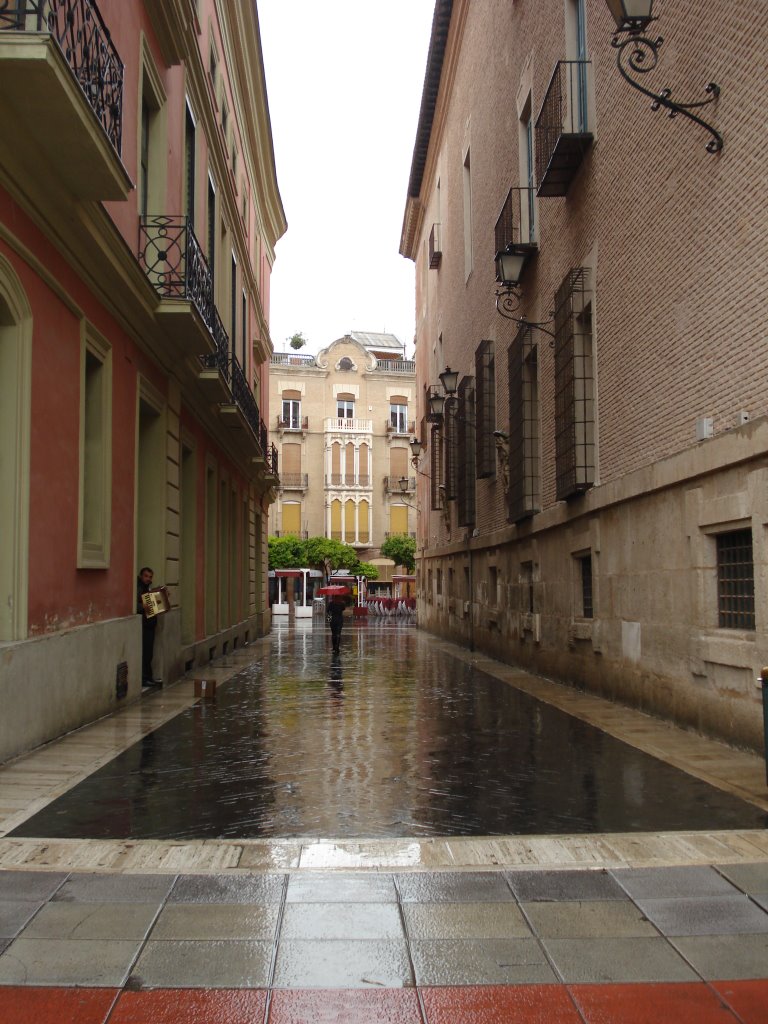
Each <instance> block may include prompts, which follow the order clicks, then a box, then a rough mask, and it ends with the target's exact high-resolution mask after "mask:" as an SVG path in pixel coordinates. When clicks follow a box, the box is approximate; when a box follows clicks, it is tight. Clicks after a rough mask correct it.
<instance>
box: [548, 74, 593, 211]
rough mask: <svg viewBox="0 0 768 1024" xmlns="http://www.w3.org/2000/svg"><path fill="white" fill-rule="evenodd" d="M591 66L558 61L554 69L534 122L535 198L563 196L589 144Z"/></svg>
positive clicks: (590, 137) (590, 138) (590, 136)
mask: <svg viewBox="0 0 768 1024" xmlns="http://www.w3.org/2000/svg"><path fill="white" fill-rule="evenodd" d="M590 70H591V63H590V61H587V60H561V61H558V62H557V64H556V65H555V70H554V72H553V73H552V78H551V80H550V83H549V88H548V89H547V92H546V95H545V97H544V102H543V103H542V105H541V111H540V112H539V116H538V118H537V120H536V174H537V177H538V189H537V191H536V194H537V195H539V196H564V195H566V193H567V191H568V186H569V185H570V183H571V181H572V180H573V177H574V175H575V174H576V171H577V170H578V168H579V165H580V164H581V161H582V159H583V157H584V153H585V152H586V150H587V149H588V147H589V145H590V144H591V142H592V134H591V131H590V126H589V102H588V96H589V92H588V88H587V86H588V81H589V74H590Z"/></svg>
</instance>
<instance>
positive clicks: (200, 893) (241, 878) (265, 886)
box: [168, 875, 286, 903]
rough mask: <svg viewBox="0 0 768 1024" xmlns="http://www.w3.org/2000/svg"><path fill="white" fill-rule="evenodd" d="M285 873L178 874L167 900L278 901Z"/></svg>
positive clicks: (194, 901) (199, 901) (184, 901)
mask: <svg viewBox="0 0 768 1024" xmlns="http://www.w3.org/2000/svg"><path fill="white" fill-rule="evenodd" d="M285 878H286V876H285V875H179V877H178V878H177V880H176V883H175V885H174V886H173V888H172V889H171V892H170V895H169V897H168V902H169V903H280V902H281V900H282V898H283V890H284V888H285Z"/></svg>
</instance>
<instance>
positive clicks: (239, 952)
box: [0, 940, 274, 988]
mask: <svg viewBox="0 0 768 1024" xmlns="http://www.w3.org/2000/svg"><path fill="white" fill-rule="evenodd" d="M273 948H274V944H273V943H271V942H236V941H228V940H227V941H224V940H210V941H171V940H164V941H159V942H155V941H153V940H150V941H149V942H147V944H146V945H145V946H144V949H143V950H142V953H141V956H140V957H139V959H138V962H137V963H136V966H135V967H134V969H133V971H132V973H131V977H130V981H129V985H130V986H131V987H134V988H264V987H265V986H266V985H267V984H268V982H269V971H270V965H271V963H272V951H273ZM0 963H2V960H0Z"/></svg>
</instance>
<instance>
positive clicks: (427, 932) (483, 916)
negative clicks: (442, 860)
mask: <svg viewBox="0 0 768 1024" xmlns="http://www.w3.org/2000/svg"><path fill="white" fill-rule="evenodd" d="M403 915H404V917H405V922H406V927H407V929H408V936H409V938H410V939H526V938H530V937H531V929H530V928H529V927H528V924H527V922H526V920H525V918H524V917H523V914H522V912H521V910H520V908H519V907H518V906H517V904H516V903H404V904H403Z"/></svg>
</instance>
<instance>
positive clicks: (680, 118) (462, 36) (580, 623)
mask: <svg viewBox="0 0 768 1024" xmlns="http://www.w3.org/2000/svg"><path fill="white" fill-rule="evenodd" d="M654 14H655V15H657V18H658V20H657V21H654V22H652V23H651V24H650V25H649V26H648V28H647V35H648V37H651V38H652V39H653V40H656V39H657V38H658V37H659V36H663V37H664V40H665V41H664V43H663V45H662V46H661V47H660V48H659V50H658V65H657V67H656V69H655V70H654V71H653V72H652V73H651V72H649V73H648V74H647V75H645V76H644V79H643V84H644V85H645V86H646V87H647V88H649V89H651V90H653V91H655V92H659V91H661V90H662V88H664V87H669V88H670V89H671V90H672V96H673V98H675V99H680V100H683V101H688V100H691V101H699V100H701V101H706V100H710V101H711V102H709V103H708V104H707V106H705V107H702V108H700V109H698V110H697V114H698V115H699V116H700V117H701V119H702V120H703V121H705V122H706V123H707V124H708V125H709V126H710V127H711V129H712V130H710V129H709V128H708V127H707V125H706V124H705V125H702V124H698V123H696V122H694V121H692V120H690V119H689V118H686V117H685V115H684V114H682V113H679V114H678V115H677V116H676V117H674V118H670V117H668V116H667V113H668V112H669V111H667V110H665V109H664V108H663V106H662V108H661V109H659V110H655V111H654V110H653V109H652V105H651V99H650V98H648V97H647V96H643V95H641V94H640V93H639V92H638V91H637V90H636V89H634V88H633V87H632V86H631V85H630V84H629V83H628V82H627V81H625V79H624V78H623V77H622V75H621V73H620V71H619V69H618V68H617V66H616V60H617V53H618V49H617V48H616V47H612V45H611V40H612V35H613V33H614V32H615V30H616V27H617V25H616V23H615V21H614V20H613V18H612V17H611V14H610V12H609V9H608V5H607V4H606V3H605V0H538V2H535V3H534V2H532V0H515V2H512V3H510V2H507V0H489V2H488V3H483V4H473V3H469V2H467V0H453V2H451V0H437V3H436V7H435V16H434V24H433V34H432V40H431V46H430V53H429V58H428V65H427V71H426V78H425V87H424V94H423V100H422V107H421V115H420V122H419V128H418V134H417V139H416V145H415V148H414V155H413V164H412V173H411V180H410V185H409V190H408V197H407V202H406V208H405V217H404V222H403V229H402V237H401V252H402V253H403V255H405V256H406V257H408V258H410V259H412V260H414V262H415V264H416V320H417V344H416V367H417V391H418V394H419V402H420V405H419V410H418V415H419V419H420V424H419V427H418V439H419V440H420V441H421V442H422V443H423V445H424V450H423V453H422V455H421V457H420V462H419V475H418V480H419V487H420V504H421V507H422V509H423V510H424V514H423V515H422V516H420V519H419V538H418V545H419V620H420V624H421V625H422V626H424V627H426V628H427V629H429V630H431V631H433V632H435V633H437V634H440V635H443V636H449V637H452V638H453V637H457V636H458V637H461V638H462V641H463V642H464V643H465V644H467V645H468V646H469V647H471V648H477V649H479V650H484V651H487V652H488V653H490V654H493V655H494V656H495V657H499V658H501V659H503V660H506V661H509V662H511V663H514V664H519V665H522V666H526V667H530V668H531V669H532V670H534V671H537V672H541V673H544V674H546V675H550V676H552V677H555V678H558V679H561V680H563V681H566V682H569V683H572V684H573V685H575V686H578V687H586V688H588V689H590V690H593V691H594V692H597V693H600V694H604V695H607V696H610V697H613V698H616V699H619V700H623V701H626V702H628V703H631V704H634V705H636V706H638V707H641V708H644V709H646V710H648V711H650V712H652V713H654V714H658V715H662V716H667V717H669V718H671V719H674V720H676V721H677V722H679V723H681V724H684V725H687V726H691V727H693V728H696V729H700V730H704V731H707V732H710V733H714V734H718V735H720V736H723V737H725V738H727V739H729V740H731V741H733V742H735V743H740V744H744V745H747V746H750V747H753V748H759V747H760V746H761V745H762V715H761V708H760V690H759V688H758V687H757V686H756V677H757V676H758V674H759V672H760V669H761V666H762V665H764V664H766V662H767V661H768V642H767V641H766V618H765V616H766V611H765V610H766V608H768V570H767V563H768V555H767V552H768V548H767V544H768V538H767V537H766V523H767V522H768V486H767V485H768V475H767V474H768V467H767V466H766V460H765V452H766V446H767V445H768V415H767V414H768V402H767V400H766V395H765V387H764V382H765V379H766V372H767V371H768V354H767V353H768V350H767V349H766V345H765V337H764V334H765V320H766V312H768V299H767V298H766V289H765V269H764V268H765V265H766V256H767V255H768V246H767V245H766V236H767V232H766V228H768V223H767V222H766V212H765V204H764V203H763V202H762V200H761V198H760V196H761V192H762V189H763V183H764V153H763V141H762V136H763V130H762V122H763V111H764V108H765V102H766V86H765V77H764V75H763V74H762V71H761V69H760V67H759V61H757V60H755V59H754V55H755V54H758V53H761V52H763V49H764V44H765V43H766V41H768V40H767V39H766V35H767V34H768V33H767V30H766V24H765V19H764V18H761V17H760V16H759V14H758V13H757V12H756V11H754V10H753V9H751V8H750V9H747V8H742V7H736V6H733V5H730V6H727V8H726V9H723V10H719V11H718V16H717V18H716V19H715V18H710V17H709V16H704V15H703V14H702V9H701V6H700V5H699V4H695V3H693V2H691V0H679V2H676V3H672V2H671V0H666V2H664V0H657V2H656V3H655V5H654ZM627 37H628V36H627V34H626V33H624V34H623V35H621V36H620V37H619V38H618V39H617V42H620V41H621V39H626V38H627ZM626 52H627V51H625V53H626ZM650 64H651V55H650V50H646V51H645V66H646V67H649V66H650ZM637 77H640V76H637ZM710 82H715V83H716V84H717V86H718V87H719V90H710V91H709V92H707V91H706V86H707V85H708V83H710ZM718 91H719V95H718V94H717V93H718ZM720 142H722V146H720ZM500 254H504V255H509V256H517V257H519V262H520V263H522V265H523V269H522V272H521V274H520V275H519V277H518V278H517V279H516V283H515V286H514V287H511V286H510V287H508V288H505V287H504V286H503V280H504V277H503V275H499V274H498V273H497V263H496V257H497V256H499V255H500ZM518 269H519V268H518ZM500 277H501V281H500ZM507 280H509V278H507ZM497 292H501V295H500V297H499V298H498V300H497ZM505 314H506V315H505ZM534 325H538V326H534ZM446 366H449V367H450V368H451V369H452V370H454V371H458V374H459V377H458V382H457V384H458V387H457V391H456V394H455V395H453V396H450V397H448V398H447V401H446V403H445V405H444V408H443V410H442V412H440V411H436V412H433V413H430V406H429V401H428V399H429V397H430V395H433V394H434V395H436V396H437V398H438V399H439V398H440V397H443V398H445V397H446V396H445V389H444V387H443V385H442V384H441V382H440V379H439V375H440V373H441V372H442V371H443V370H444V369H445V367H446ZM438 404H439V403H438Z"/></svg>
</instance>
